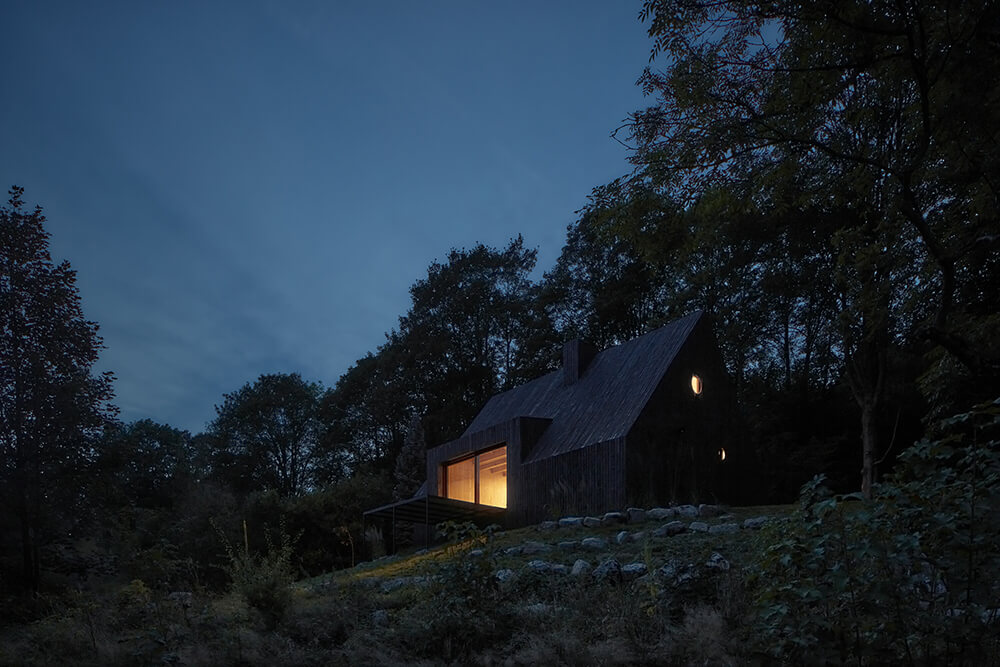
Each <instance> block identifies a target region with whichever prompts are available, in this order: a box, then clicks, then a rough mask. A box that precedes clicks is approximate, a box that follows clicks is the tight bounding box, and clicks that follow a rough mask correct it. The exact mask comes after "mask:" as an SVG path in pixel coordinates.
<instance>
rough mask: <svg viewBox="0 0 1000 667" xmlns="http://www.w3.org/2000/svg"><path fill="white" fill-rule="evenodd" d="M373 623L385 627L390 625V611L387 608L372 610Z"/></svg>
mask: <svg viewBox="0 0 1000 667" xmlns="http://www.w3.org/2000/svg"><path fill="white" fill-rule="evenodd" d="M372 625H375V626H377V627H380V628H384V627H386V626H387V625H389V612H388V610H386V609H376V610H375V611H373V612H372Z"/></svg>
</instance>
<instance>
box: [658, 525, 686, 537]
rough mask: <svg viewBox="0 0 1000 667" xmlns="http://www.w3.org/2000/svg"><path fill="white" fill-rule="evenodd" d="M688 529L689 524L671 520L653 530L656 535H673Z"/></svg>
mask: <svg viewBox="0 0 1000 667" xmlns="http://www.w3.org/2000/svg"><path fill="white" fill-rule="evenodd" d="M687 529H688V527H687V524H686V523H684V522H683V521H670V522H668V523H665V524H663V525H662V526H660V527H659V528H657V529H656V530H654V531H653V536H654V537H673V536H674V535H680V534H681V533H683V532H685V531H686V530H687Z"/></svg>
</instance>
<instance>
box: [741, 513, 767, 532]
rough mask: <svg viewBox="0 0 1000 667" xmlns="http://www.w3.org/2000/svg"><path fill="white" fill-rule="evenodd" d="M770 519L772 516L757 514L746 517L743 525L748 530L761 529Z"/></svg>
mask: <svg viewBox="0 0 1000 667" xmlns="http://www.w3.org/2000/svg"><path fill="white" fill-rule="evenodd" d="M769 520H770V517H766V516H755V517H753V518H751V519H746V520H745V521H744V522H743V527H744V528H745V529H747V530H760V529H761V528H762V527H763V526H764V524H765V523H767V522H768V521H769Z"/></svg>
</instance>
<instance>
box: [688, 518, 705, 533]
mask: <svg viewBox="0 0 1000 667" xmlns="http://www.w3.org/2000/svg"><path fill="white" fill-rule="evenodd" d="M688 530H690V531H691V532H692V533H707V532H708V524H707V523H705V522H704V521H692V522H691V523H690V524H688Z"/></svg>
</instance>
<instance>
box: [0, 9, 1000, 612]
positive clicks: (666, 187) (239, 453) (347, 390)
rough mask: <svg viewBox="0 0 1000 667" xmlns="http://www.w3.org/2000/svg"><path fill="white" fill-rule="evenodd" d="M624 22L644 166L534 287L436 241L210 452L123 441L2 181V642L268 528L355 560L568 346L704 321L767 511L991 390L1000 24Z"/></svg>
mask: <svg viewBox="0 0 1000 667" xmlns="http://www.w3.org/2000/svg"><path fill="white" fill-rule="evenodd" d="M640 18H641V20H642V21H644V22H646V23H648V26H649V35H650V38H651V39H652V44H653V47H652V58H651V61H650V66H649V67H648V68H647V69H646V71H645V72H644V73H642V74H641V76H640V78H639V82H638V83H639V85H641V86H642V88H643V90H644V91H645V93H646V94H647V99H648V100H649V106H648V108H645V109H641V110H638V111H636V112H635V113H634V114H632V116H631V117H630V118H628V119H627V120H626V121H625V122H624V124H623V125H622V126H621V127H619V128H618V129H617V130H615V132H614V135H613V136H614V137H615V138H617V139H618V140H619V141H621V142H622V143H624V144H625V145H626V146H628V149H629V155H630V159H631V162H632V164H633V166H634V169H633V170H632V172H631V173H629V174H625V175H623V176H622V177H621V178H619V179H617V180H615V181H613V182H611V183H607V184H601V185H598V186H597V187H595V188H594V189H593V191H592V192H591V193H590V195H589V197H587V199H586V204H585V205H584V206H583V207H582V209H581V210H580V211H578V213H577V217H576V220H575V222H573V223H572V224H571V225H570V226H569V228H568V229H567V233H566V239H565V245H564V247H563V249H562V253H561V255H560V256H559V258H558V260H557V261H556V263H555V265H554V266H551V267H536V251H535V250H534V249H532V248H531V247H530V246H529V245H528V244H526V242H525V240H524V239H523V238H521V237H518V238H515V239H512V240H510V242H509V243H508V244H507V245H506V246H504V247H489V246H486V245H476V246H475V247H472V248H460V249H452V250H450V251H449V252H448V253H447V254H446V255H445V256H444V259H442V260H441V261H438V262H435V263H433V264H432V265H431V266H429V267H428V269H427V273H426V276H422V277H420V278H419V279H417V280H416V281H415V282H414V283H413V285H412V286H411V287H410V295H411V304H410V307H409V310H408V311H407V312H406V313H403V314H401V316H400V317H399V321H398V325H397V326H396V327H395V328H393V329H392V330H391V331H388V332H386V334H385V340H384V341H382V342H381V343H380V344H378V341H372V346H373V349H372V351H371V352H370V353H369V354H367V355H366V356H364V357H363V358H361V359H358V360H357V361H356V362H355V363H354V364H353V365H352V366H351V367H350V368H349V369H348V370H347V371H346V372H345V373H344V374H343V375H342V376H341V377H340V378H338V379H336V380H335V381H332V380H330V379H328V380H327V381H328V382H330V384H329V385H328V386H326V385H324V384H323V383H321V382H320V381H319V380H317V379H314V378H303V377H301V376H300V375H298V374H294V373H286V374H265V375H261V376H259V377H257V378H248V381H247V383H246V384H245V385H244V386H242V387H234V388H233V390H232V392H231V393H227V394H225V395H224V396H222V397H220V400H219V403H218V405H217V406H216V417H215V419H214V420H213V421H212V422H211V423H210V424H208V425H207V428H206V429H205V431H204V432H203V433H198V434H192V433H189V432H187V431H183V430H179V429H177V428H174V427H172V426H170V425H169V424H161V423H157V422H155V421H152V420H142V421H137V422H132V423H123V422H122V421H120V420H119V419H118V416H117V411H116V409H115V407H114V396H113V392H112V382H113V378H112V377H111V376H110V375H109V374H105V375H100V374H97V373H95V372H94V370H93V369H94V365H95V363H96V361H97V359H98V355H99V353H100V351H101V349H102V341H101V338H100V337H99V335H98V325H97V323H94V322H91V321H89V320H87V318H86V317H85V314H84V308H83V306H84V304H82V303H81V300H80V297H79V295H78V292H77V289H76V286H75V283H74V281H75V274H74V272H73V270H72V268H71V267H70V266H69V264H68V263H66V262H63V263H55V262H54V261H53V260H52V258H51V257H50V255H49V250H48V235H47V233H46V231H45V229H44V221H45V219H44V216H43V214H42V211H41V208H38V207H36V208H31V207H29V206H28V205H26V204H25V203H24V198H25V196H27V195H26V194H25V191H24V190H22V189H21V188H19V187H14V188H12V189H11V191H10V199H9V202H8V204H7V205H6V206H4V207H3V208H2V209H0V313H2V321H0V494H2V499H0V502H2V506H3V507H4V508H5V511H4V512H2V513H0V599H2V600H3V602H2V603H0V623H2V622H10V621H23V620H27V619H30V618H34V617H35V616H36V615H38V614H41V613H43V611H44V609H43V607H42V606H39V604H37V603H36V602H35V601H36V600H38V599H39V595H40V594H44V593H53V592H57V591H60V590H65V589H68V588H72V587H78V586H81V585H87V583H86V582H88V581H91V582H92V581H95V580H100V579H102V578H104V579H108V580H116V581H123V582H127V581H130V580H141V581H143V582H145V583H146V584H147V585H148V586H150V587H155V588H159V589H162V590H169V591H176V590H185V591H186V590H192V589H197V588H202V589H208V590H216V589H222V588H224V587H225V585H226V583H227V573H226V569H225V567H223V566H224V565H225V563H226V550H225V545H226V544H243V543H244V541H245V542H246V544H247V546H248V548H249V549H250V550H265V549H266V548H267V544H268V543H269V541H271V540H276V539H279V537H278V536H279V535H282V534H283V535H291V536H294V537H295V541H294V558H293V562H294V566H295V568H296V571H297V573H298V575H299V576H301V577H305V576H311V575H316V574H319V573H322V572H326V571H330V570H332V569H336V568H343V567H347V566H351V565H353V564H354V563H356V562H358V561H360V560H363V559H367V558H369V557H371V556H372V553H373V552H372V550H373V549H377V548H378V544H377V540H375V539H373V536H372V535H368V536H366V535H364V534H363V533H362V523H361V515H362V511H363V510H365V509H368V508H371V507H374V506H377V505H380V504H383V503H385V502H388V501H390V500H392V499H399V498H405V497H409V496H410V495H412V493H413V492H414V491H415V490H416V489H417V487H418V486H419V485H420V483H421V482H422V481H423V472H422V471H423V450H424V448H425V447H427V446H433V445H435V444H438V443H442V442H445V441H447V440H449V439H452V438H455V437H457V436H458V435H459V434H460V433H461V432H462V430H463V429H464V427H465V425H466V424H468V423H469V422H470V421H471V419H472V418H473V416H474V415H475V414H476V413H477V411H478V410H479V408H480V407H481V406H482V405H483V403H484V402H485V401H486V399H487V398H489V397H490V396H492V395H493V394H495V393H497V392H499V391H503V390H505V389H508V388H510V387H513V386H516V385H518V384H520V383H522V382H524V381H526V380H529V379H531V378H534V377H537V376H538V375H540V374H542V373H545V372H547V371H549V370H551V369H554V368H556V367H557V365H558V363H559V358H560V357H559V355H560V350H561V345H562V342H563V341H566V340H569V339H574V338H581V339H585V340H588V341H590V342H592V343H594V344H595V345H597V346H598V347H599V348H603V347H607V346H610V345H615V344H618V343H620V342H624V341H627V340H630V339H632V338H634V337H635V336H638V335H640V334H642V333H644V332H646V331H649V330H650V329H652V328H655V327H657V326H659V325H662V324H664V323H666V322H668V321H670V320H672V319H674V318H676V317H679V316H681V315H684V314H686V313H689V312H691V311H693V310H696V309H701V310H704V311H705V312H706V313H707V314H708V315H709V316H710V317H711V320H712V322H713V325H714V328H715V332H716V336H717V338H718V341H719V344H720V347H721V349H722V352H723V356H724V359H725V362H726V365H727V368H728V371H729V373H730V376H731V379H732V382H733V386H734V388H735V391H736V395H737V398H738V403H739V407H740V414H741V429H740V433H739V434H737V437H739V438H740V439H741V440H742V441H743V445H744V447H745V449H746V450H747V451H751V452H753V453H754V457H755V460H754V464H753V467H752V469H748V470H747V474H752V475H755V476H757V478H758V479H759V485H758V487H759V489H760V494H759V497H758V498H755V499H754V502H755V503H758V504H764V503H787V502H791V501H792V500H793V499H794V498H795V497H796V495H797V493H798V492H799V489H800V487H801V486H802V485H803V484H804V483H806V482H808V481H809V480H810V479H812V478H813V477H814V476H815V475H818V474H823V475H825V476H826V479H827V483H828V485H829V486H830V487H831V488H832V489H833V490H835V491H838V492H850V491H860V492H861V494H862V495H863V496H866V497H870V496H871V495H872V493H873V489H874V488H875V486H876V485H877V484H878V483H879V482H880V480H882V479H884V478H885V476H886V475H887V474H888V473H889V472H890V471H891V470H892V469H893V466H894V463H895V461H896V459H897V457H898V456H899V454H900V453H901V452H903V451H904V450H906V448H907V447H908V446H909V445H911V444H912V443H914V442H915V441H917V440H919V439H920V438H922V437H924V436H933V435H935V434H934V432H933V430H934V426H933V425H934V424H936V423H938V421H939V420H941V419H942V418H946V417H949V416H951V415H954V414H956V413H961V412H965V411H968V410H970V409H972V407H973V406H975V405H978V404H982V403H983V402H984V401H988V400H992V399H995V398H997V397H998V396H1000V335H998V331H1000V290H998V289H997V286H998V285H1000V259H998V257H1000V221H998V217H997V214H998V210H1000V207H998V203H1000V199H998V190H997V188H998V184H1000V80H998V79H997V77H996V76H994V75H993V73H995V72H997V71H1000V6H998V5H997V4H996V3H992V2H985V1H983V2H961V3H957V2H955V3H953V2H901V3H885V2H874V3H871V2H848V3H816V4H813V3H791V2H775V3H764V4H756V3H744V2H725V3H719V2H697V1H694V0H648V1H647V2H646V3H645V5H644V9H643V11H642V14H641V17H640ZM609 129H611V128H609ZM28 195H30V191H29V193H28ZM582 196H583V193H581V197H582ZM539 268H541V269H544V270H542V271H539V270H538V269H539ZM247 527H249V528H247Z"/></svg>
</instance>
